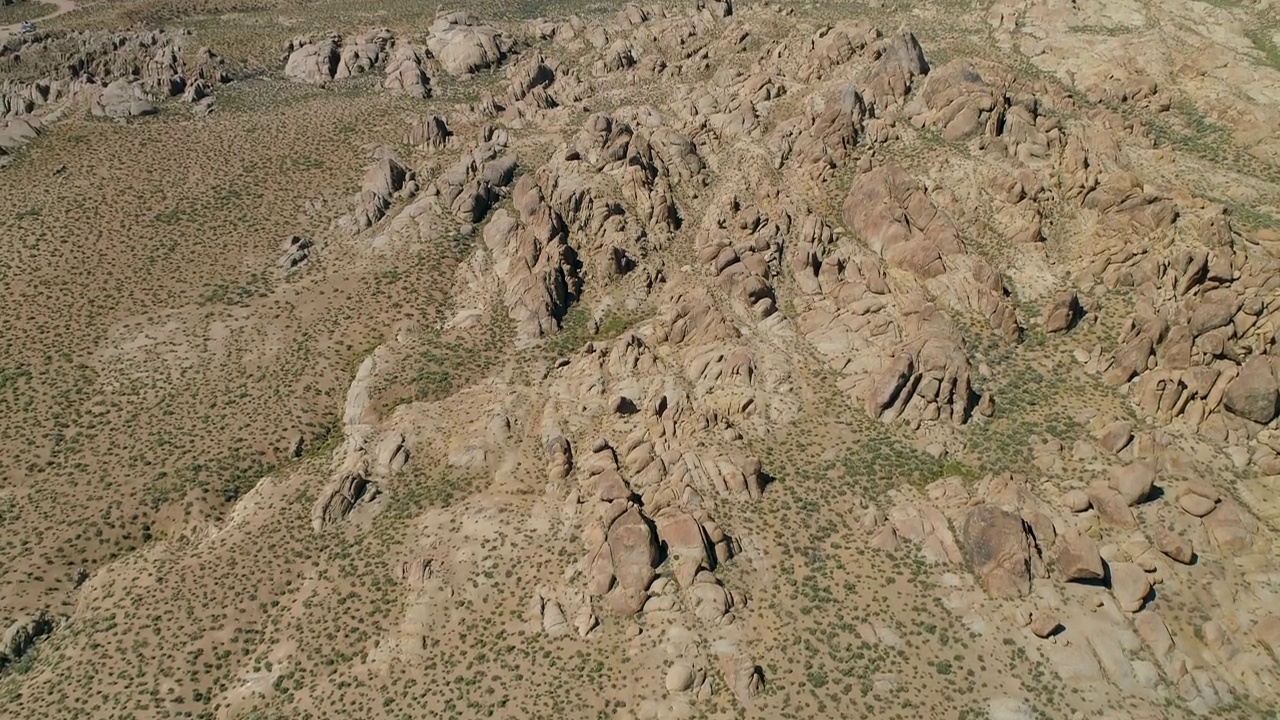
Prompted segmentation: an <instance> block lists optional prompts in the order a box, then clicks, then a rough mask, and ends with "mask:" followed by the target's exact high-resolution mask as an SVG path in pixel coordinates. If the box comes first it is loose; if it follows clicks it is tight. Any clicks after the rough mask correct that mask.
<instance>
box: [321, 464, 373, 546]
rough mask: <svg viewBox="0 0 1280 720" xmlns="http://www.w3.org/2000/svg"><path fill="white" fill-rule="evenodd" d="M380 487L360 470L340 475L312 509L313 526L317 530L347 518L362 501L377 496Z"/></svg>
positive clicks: (322, 493) (324, 491)
mask: <svg viewBox="0 0 1280 720" xmlns="http://www.w3.org/2000/svg"><path fill="white" fill-rule="evenodd" d="M377 493H378V488H377V486H376V485H374V484H373V483H371V482H369V480H368V479H367V478H365V476H364V474H363V473H361V472H358V471H351V472H346V473H343V474H341V475H339V476H338V477H337V478H336V479H335V480H334V481H333V482H332V483H330V484H329V486H328V487H326V488H325V489H324V490H323V491H322V492H321V493H320V498H319V499H318V500H317V501H316V504H315V507H314V508H312V511H311V527H312V529H313V530H315V531H316V532H320V531H322V530H324V529H326V528H329V527H332V526H334V525H337V524H339V523H341V522H342V521H343V520H346V519H347V516H348V515H350V514H351V511H352V510H354V509H355V507H356V505H358V504H359V503H360V502H362V501H366V500H372V499H373V498H374V497H376V496H377Z"/></svg>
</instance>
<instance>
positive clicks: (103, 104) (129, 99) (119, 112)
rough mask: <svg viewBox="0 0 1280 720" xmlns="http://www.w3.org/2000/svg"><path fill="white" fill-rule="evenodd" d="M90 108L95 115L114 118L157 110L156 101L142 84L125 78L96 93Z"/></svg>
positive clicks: (153, 112)
mask: <svg viewBox="0 0 1280 720" xmlns="http://www.w3.org/2000/svg"><path fill="white" fill-rule="evenodd" d="M89 108H90V110H92V112H93V114H94V115H97V116H99V117H108V118H111V119H113V120H126V119H128V118H131V117H139V116H141V115H154V114H155V112H156V106H155V103H153V102H151V98H150V97H149V96H148V95H147V92H146V91H145V90H144V89H143V88H142V84H141V83H139V82H134V81H129V80H126V79H124V78H121V79H119V80H115V81H113V82H112V83H111V84H109V85H107V86H106V87H104V88H102V89H101V90H100V91H98V92H96V93H94V94H93V95H92V97H91V100H90V104H89Z"/></svg>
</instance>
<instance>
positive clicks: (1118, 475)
mask: <svg viewBox="0 0 1280 720" xmlns="http://www.w3.org/2000/svg"><path fill="white" fill-rule="evenodd" d="M1155 480H1156V468H1155V464H1154V463H1151V462H1146V461H1138V462H1134V463H1130V464H1129V465H1126V466H1124V467H1122V468H1117V469H1115V470H1113V471H1112V472H1111V487H1112V488H1114V489H1115V491H1116V492H1117V493H1119V494H1120V497H1121V498H1123V499H1124V502H1125V504H1127V505H1129V506H1134V505H1139V504H1141V503H1142V502H1143V501H1144V500H1146V499H1147V497H1148V496H1149V495H1151V490H1152V488H1153V487H1155Z"/></svg>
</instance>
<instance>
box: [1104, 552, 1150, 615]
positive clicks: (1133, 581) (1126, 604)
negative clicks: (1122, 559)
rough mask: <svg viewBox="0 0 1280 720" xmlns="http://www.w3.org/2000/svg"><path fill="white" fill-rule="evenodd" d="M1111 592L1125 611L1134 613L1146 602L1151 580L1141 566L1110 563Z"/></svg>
mask: <svg viewBox="0 0 1280 720" xmlns="http://www.w3.org/2000/svg"><path fill="white" fill-rule="evenodd" d="M1109 570H1110V571H1111V593H1112V594H1113V595H1114V596H1115V599H1116V603H1117V604H1118V605H1119V606H1120V609H1121V610H1124V611H1125V612H1131V613H1136V612H1138V611H1139V610H1141V609H1142V607H1143V606H1144V605H1146V603H1147V596H1148V595H1150V594H1151V581H1150V580H1148V579H1147V574H1146V573H1145V572H1143V570H1142V568H1141V567H1138V566H1137V565H1135V564H1133V563H1112V564H1111V566H1110V568H1109Z"/></svg>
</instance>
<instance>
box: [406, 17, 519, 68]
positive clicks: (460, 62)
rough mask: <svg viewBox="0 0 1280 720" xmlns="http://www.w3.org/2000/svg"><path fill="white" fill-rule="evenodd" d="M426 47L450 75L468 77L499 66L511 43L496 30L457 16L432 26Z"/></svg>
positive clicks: (444, 18)
mask: <svg viewBox="0 0 1280 720" xmlns="http://www.w3.org/2000/svg"><path fill="white" fill-rule="evenodd" d="M427 47H428V48H429V49H430V50H431V55H432V56H433V57H435V58H436V59H437V60H438V61H440V65H441V66H442V67H444V69H445V71H446V72H448V73H449V74H450V75H470V74H472V73H475V72H478V71H480V70H487V69H489V68H491V67H495V66H497V65H498V64H499V63H501V62H502V61H503V60H504V59H506V57H507V54H508V53H510V52H511V49H512V43H511V40H510V39H509V38H508V37H507V36H505V35H503V34H502V32H501V31H499V30H498V29H497V28H494V27H492V26H490V25H484V24H482V23H481V22H480V21H479V20H477V19H476V18H474V17H472V16H471V15H469V14H467V13H465V12H456V13H451V14H449V15H445V16H442V17H440V18H437V19H436V21H435V22H434V23H432V25H431V31H430V34H429V35H428V36H427Z"/></svg>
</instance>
